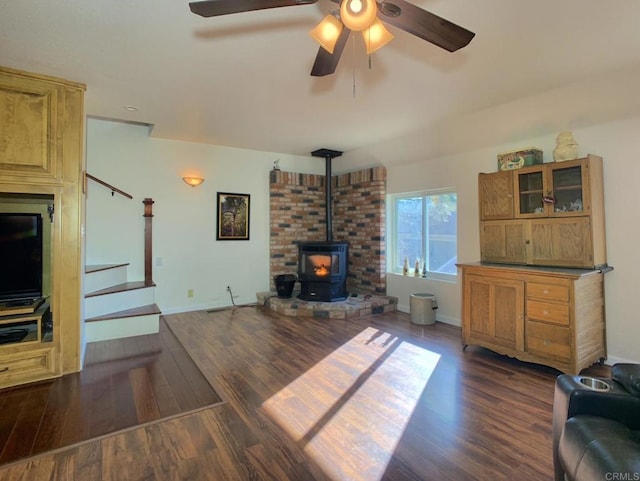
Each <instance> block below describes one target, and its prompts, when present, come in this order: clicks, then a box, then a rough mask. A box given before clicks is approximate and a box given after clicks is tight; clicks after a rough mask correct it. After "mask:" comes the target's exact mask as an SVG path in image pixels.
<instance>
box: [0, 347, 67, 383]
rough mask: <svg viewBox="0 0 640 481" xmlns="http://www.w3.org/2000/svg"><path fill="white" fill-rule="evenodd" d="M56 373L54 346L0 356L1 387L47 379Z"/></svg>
mask: <svg viewBox="0 0 640 481" xmlns="http://www.w3.org/2000/svg"><path fill="white" fill-rule="evenodd" d="M54 375H55V363H54V352H53V348H51V349H38V350H34V351H27V352H20V353H14V354H7V355H4V356H2V357H0V387H4V386H9V385H14V384H20V383H22V382H28V381H35V380H38V379H45V378H48V377H53V376H54Z"/></svg>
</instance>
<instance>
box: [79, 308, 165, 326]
mask: <svg viewBox="0 0 640 481" xmlns="http://www.w3.org/2000/svg"><path fill="white" fill-rule="evenodd" d="M153 314H162V311H160V308H159V307H158V306H157V305H156V304H149V305H146V306H140V307H134V308H132V309H125V310H124V311H118V312H111V313H109V314H103V315H102V316H96V317H92V318H90V319H85V321H84V322H96V321H108V320H111V319H121V318H123V317H140V316H150V315H153Z"/></svg>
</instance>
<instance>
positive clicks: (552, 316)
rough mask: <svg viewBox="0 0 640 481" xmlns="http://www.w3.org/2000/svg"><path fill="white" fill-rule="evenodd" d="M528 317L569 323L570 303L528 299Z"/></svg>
mask: <svg viewBox="0 0 640 481" xmlns="http://www.w3.org/2000/svg"><path fill="white" fill-rule="evenodd" d="M527 319H535V320H537V321H547V322H552V323H554V324H559V325H561V326H568V325H569V304H562V303H553V302H541V301H534V300H533V299H527Z"/></svg>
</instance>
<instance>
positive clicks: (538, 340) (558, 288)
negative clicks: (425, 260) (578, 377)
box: [458, 263, 606, 374]
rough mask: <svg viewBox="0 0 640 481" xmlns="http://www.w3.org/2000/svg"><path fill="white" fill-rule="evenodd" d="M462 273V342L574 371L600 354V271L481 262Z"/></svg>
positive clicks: (603, 354) (601, 357)
mask: <svg viewBox="0 0 640 481" xmlns="http://www.w3.org/2000/svg"><path fill="white" fill-rule="evenodd" d="M458 267H459V268H460V270H461V272H462V286H463V290H462V343H463V346H465V347H466V346H468V345H479V346H482V347H485V348H487V349H491V350H492V351H495V352H498V353H500V354H504V355H507V356H510V357H514V358H517V359H519V360H521V361H527V362H534V363H538V364H543V365H547V366H551V367H554V368H556V369H558V370H560V371H562V372H565V373H570V374H578V373H579V372H580V371H581V370H582V369H584V368H586V367H588V366H590V365H592V364H593V363H595V362H598V361H602V360H604V359H605V358H606V345H605V314H604V273H603V272H602V271H601V270H583V269H567V268H556V267H530V266H517V265H499V264H485V263H471V264H458Z"/></svg>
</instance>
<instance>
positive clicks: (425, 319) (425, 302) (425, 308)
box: [409, 292, 438, 324]
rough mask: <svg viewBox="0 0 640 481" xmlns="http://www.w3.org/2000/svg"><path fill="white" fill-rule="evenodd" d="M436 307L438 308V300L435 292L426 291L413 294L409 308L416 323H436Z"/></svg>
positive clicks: (412, 319)
mask: <svg viewBox="0 0 640 481" xmlns="http://www.w3.org/2000/svg"><path fill="white" fill-rule="evenodd" d="M436 309H438V300H437V299H436V296H434V295H433V294H429V293H426V292H423V293H419V294H411V297H410V299H409V310H410V312H411V322H413V323H414V324H434V323H435V322H436Z"/></svg>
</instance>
